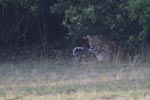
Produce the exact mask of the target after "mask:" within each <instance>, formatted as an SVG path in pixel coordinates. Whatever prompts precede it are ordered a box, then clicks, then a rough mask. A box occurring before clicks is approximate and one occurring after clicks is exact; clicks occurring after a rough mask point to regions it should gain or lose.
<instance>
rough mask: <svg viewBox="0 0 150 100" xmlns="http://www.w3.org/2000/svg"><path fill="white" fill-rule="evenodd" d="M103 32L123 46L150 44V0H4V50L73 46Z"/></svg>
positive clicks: (0, 25)
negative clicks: (89, 36) (88, 36)
mask: <svg viewBox="0 0 150 100" xmlns="http://www.w3.org/2000/svg"><path fill="white" fill-rule="evenodd" d="M95 34H101V35H103V36H104V37H106V38H107V39H110V40H114V41H116V42H117V43H119V45H120V46H122V47H128V48H129V49H135V50H139V48H144V47H148V46H149V44H150V0H0V50H1V51H2V50H5V51H6V50H10V49H16V48H19V49H36V48H37V49H40V50H45V49H63V50H66V49H71V48H73V47H74V46H78V45H79V46H80V45H82V44H84V45H85V43H86V39H85V36H87V35H95Z"/></svg>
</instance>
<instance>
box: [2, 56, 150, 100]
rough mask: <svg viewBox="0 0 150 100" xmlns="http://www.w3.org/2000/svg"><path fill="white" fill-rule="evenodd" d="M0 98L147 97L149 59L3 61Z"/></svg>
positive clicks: (147, 99)
mask: <svg viewBox="0 0 150 100" xmlns="http://www.w3.org/2000/svg"><path fill="white" fill-rule="evenodd" d="M0 100H150V62H149V61H148V60H147V61H146V62H142V61H140V60H137V61H133V62H129V63H120V62H112V63H102V62H101V63H100V62H92V61H91V62H90V61H89V62H86V63H82V64H81V63H75V62H73V60H71V59H61V58H59V59H58V58H56V59H47V60H41V59H39V60H38V59H36V60H25V61H19V62H16V63H13V62H3V63H0Z"/></svg>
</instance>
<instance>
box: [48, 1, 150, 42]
mask: <svg viewBox="0 0 150 100" xmlns="http://www.w3.org/2000/svg"><path fill="white" fill-rule="evenodd" d="M60 9H61V10H60ZM51 12H53V13H54V12H55V13H58V14H59V13H63V14H64V19H63V24H64V25H65V26H66V27H67V28H68V29H69V31H70V33H71V34H73V35H75V36H79V37H81V36H84V35H87V34H91V35H93V34H103V35H104V36H106V37H107V38H109V39H115V40H116V41H117V40H118V41H121V42H123V43H139V42H143V41H144V42H148V41H149V40H150V39H149V37H150V33H149V29H150V0H126V1H124V0H101V1H99V0H86V1H85V0H63V1H62V0H57V3H55V4H54V5H53V6H51Z"/></svg>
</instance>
